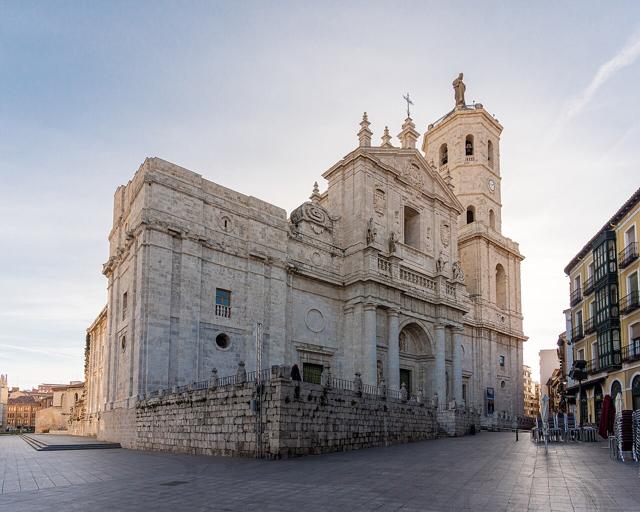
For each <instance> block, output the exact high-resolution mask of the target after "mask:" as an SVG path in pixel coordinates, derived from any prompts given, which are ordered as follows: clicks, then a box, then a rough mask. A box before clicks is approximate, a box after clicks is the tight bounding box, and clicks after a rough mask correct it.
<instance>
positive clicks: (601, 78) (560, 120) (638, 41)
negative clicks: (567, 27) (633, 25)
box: [547, 30, 640, 145]
mask: <svg viewBox="0 0 640 512" xmlns="http://www.w3.org/2000/svg"><path fill="white" fill-rule="evenodd" d="M638 57H640V30H637V31H636V32H635V33H634V34H633V36H632V37H631V38H630V39H629V41H628V42H627V44H626V45H624V46H623V47H622V48H621V49H620V50H619V51H618V52H617V53H616V54H615V55H614V56H613V57H612V58H611V59H609V60H608V61H607V62H605V63H604V64H602V65H601V66H600V67H599V68H598V71H596V74H595V75H594V76H593V78H592V79H591V82H589V85H587V87H586V88H585V89H584V90H583V91H582V92H581V93H580V94H578V95H577V96H574V97H573V98H571V99H570V100H569V101H568V102H567V104H566V106H565V108H564V109H563V110H562V111H561V112H560V115H559V116H558V117H557V118H556V120H555V123H554V124H553V127H552V128H551V131H550V133H549V137H548V139H547V145H550V144H552V143H553V142H555V141H556V140H557V138H558V137H559V136H560V134H561V133H562V131H563V130H564V128H565V126H566V125H567V124H568V123H569V122H570V121H571V120H572V119H573V118H574V117H576V116H577V115H579V114H580V113H581V112H582V110H584V108H585V107H586V106H587V105H588V104H589V102H590V101H591V100H592V99H593V97H594V96H595V95H596V93H597V92H598V89H600V88H601V87H602V86H603V85H604V84H605V83H606V82H607V80H609V79H610V78H611V77H612V76H613V75H615V74H616V73H617V72H618V71H620V70H621V69H623V68H626V67H628V66H631V65H632V64H633V63H634V62H635V61H636V60H637V58H638Z"/></svg>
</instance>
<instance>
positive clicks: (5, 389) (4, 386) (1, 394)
mask: <svg viewBox="0 0 640 512" xmlns="http://www.w3.org/2000/svg"><path fill="white" fill-rule="evenodd" d="M8 402H9V384H8V379H7V376H6V375H0V431H2V430H5V429H6V428H7V405H8Z"/></svg>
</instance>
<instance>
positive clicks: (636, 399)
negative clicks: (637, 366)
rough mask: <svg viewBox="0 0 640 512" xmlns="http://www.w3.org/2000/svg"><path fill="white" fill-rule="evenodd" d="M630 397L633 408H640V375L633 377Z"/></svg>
mask: <svg viewBox="0 0 640 512" xmlns="http://www.w3.org/2000/svg"><path fill="white" fill-rule="evenodd" d="M631 398H632V401H633V410H634V411H635V410H637V409H640V375H637V376H636V377H634V379H633V384H632V385H631Z"/></svg>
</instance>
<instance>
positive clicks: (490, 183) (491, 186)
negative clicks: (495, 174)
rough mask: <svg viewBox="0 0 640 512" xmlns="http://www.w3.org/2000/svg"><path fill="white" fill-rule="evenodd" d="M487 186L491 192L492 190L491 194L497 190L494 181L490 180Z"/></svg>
mask: <svg viewBox="0 0 640 512" xmlns="http://www.w3.org/2000/svg"><path fill="white" fill-rule="evenodd" d="M487 186H488V187H489V190H491V192H494V191H495V190H496V182H495V181H493V180H492V179H489V180H488V181H487Z"/></svg>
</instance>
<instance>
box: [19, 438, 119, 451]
mask: <svg viewBox="0 0 640 512" xmlns="http://www.w3.org/2000/svg"><path fill="white" fill-rule="evenodd" d="M20 437H21V438H22V439H23V440H24V441H25V442H26V443H27V444H28V445H29V446H31V447H32V448H33V449H34V450H37V451H39V452H44V451H54V450H95V449H107V448H120V443H110V442H107V441H98V440H97V439H95V438H92V437H82V436H69V435H58V434H23V435H21V436H20Z"/></svg>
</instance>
